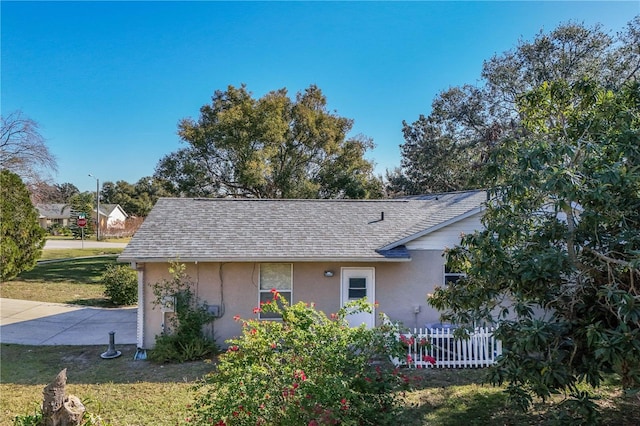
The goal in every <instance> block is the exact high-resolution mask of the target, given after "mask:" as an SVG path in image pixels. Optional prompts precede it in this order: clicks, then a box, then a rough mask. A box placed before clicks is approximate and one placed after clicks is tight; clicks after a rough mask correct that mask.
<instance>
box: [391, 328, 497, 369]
mask: <svg viewBox="0 0 640 426" xmlns="http://www.w3.org/2000/svg"><path fill="white" fill-rule="evenodd" d="M493 331H494V329H493V328H482V327H479V328H476V329H475V331H474V332H473V333H470V335H469V338H468V339H465V340H462V339H455V338H454V336H453V332H454V330H453V329H451V328H427V329H422V328H416V329H413V332H412V333H410V334H401V335H400V336H399V338H400V339H401V340H402V341H403V342H404V343H405V344H406V345H407V346H408V349H407V358H406V360H394V362H395V363H396V365H401V364H405V365H407V366H408V367H410V368H427V367H429V368H472V367H486V366H489V365H492V364H493V363H494V362H495V360H496V357H497V356H498V355H500V354H502V342H500V341H499V340H496V338H495V337H494V336H493ZM428 357H432V358H433V359H435V364H432V363H431V362H429V358H428ZM433 359H432V360H431V361H433Z"/></svg>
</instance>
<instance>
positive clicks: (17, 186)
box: [0, 169, 45, 281]
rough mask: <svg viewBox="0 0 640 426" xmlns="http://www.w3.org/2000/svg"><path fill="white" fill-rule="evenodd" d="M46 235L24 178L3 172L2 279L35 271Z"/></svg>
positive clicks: (0, 185) (0, 177) (0, 187)
mask: <svg viewBox="0 0 640 426" xmlns="http://www.w3.org/2000/svg"><path fill="white" fill-rule="evenodd" d="M44 235H45V232H44V230H43V229H42V228H41V227H40V225H39V224H38V212H37V211H36V209H35V208H34V207H33V204H31V200H30V198H29V191H28V190H27V187H26V186H25V184H24V183H23V182H22V180H21V179H20V177H19V176H18V175H17V174H15V173H13V172H10V171H9V170H6V169H5V170H0V279H1V280H2V281H7V280H10V279H13V278H15V277H16V276H17V275H18V274H20V273H21V272H23V271H26V270H29V269H32V268H33V267H34V266H35V265H36V261H37V260H38V258H39V257H40V253H41V252H42V247H44V243H45V238H44Z"/></svg>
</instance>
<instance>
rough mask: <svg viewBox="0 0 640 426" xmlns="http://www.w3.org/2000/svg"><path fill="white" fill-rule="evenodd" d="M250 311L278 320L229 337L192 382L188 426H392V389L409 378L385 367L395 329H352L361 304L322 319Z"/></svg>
mask: <svg viewBox="0 0 640 426" xmlns="http://www.w3.org/2000/svg"><path fill="white" fill-rule="evenodd" d="M272 292H273V295H274V298H273V300H272V301H270V302H268V303H265V304H263V305H262V306H261V307H257V308H255V312H259V311H261V310H262V311H264V312H272V313H277V314H279V315H281V317H282V321H279V320H257V319H251V320H245V321H243V320H241V319H240V318H239V317H237V316H236V317H235V319H236V320H237V321H241V322H242V335H241V336H240V337H239V338H237V339H231V340H228V341H227V343H228V344H229V348H228V350H227V351H226V352H225V353H224V354H222V355H221V356H220V357H219V363H218V368H217V370H216V371H214V372H212V373H210V374H209V375H207V376H205V377H204V378H203V379H202V380H201V381H200V382H199V383H198V384H197V385H196V391H197V397H196V401H195V403H194V405H193V408H192V410H193V413H192V416H191V417H190V418H189V419H188V420H189V421H190V422H192V423H195V424H217V425H326V424H342V425H391V424H395V422H397V417H396V416H397V415H398V410H399V408H400V404H399V402H400V401H399V398H400V397H401V392H397V391H398V390H400V389H402V388H405V387H407V386H408V385H409V382H410V380H409V379H408V378H407V377H406V376H404V375H403V374H400V372H399V370H398V369H397V368H394V367H393V365H392V364H391V363H390V362H389V359H390V357H398V358H400V357H402V356H403V355H404V354H405V353H404V352H403V351H402V349H401V346H400V345H399V344H398V340H397V339H396V333H397V332H398V329H397V328H396V327H395V326H393V325H385V326H383V327H378V328H375V329H367V328H365V327H364V326H361V327H358V328H351V327H349V326H348V324H347V322H346V320H345V317H346V315H347V314H348V313H350V312H356V311H362V310H369V311H370V310H371V306H370V305H368V304H366V303H365V302H356V304H354V305H347V307H345V308H344V309H342V310H340V311H339V312H338V313H337V314H332V315H331V316H330V317H327V316H326V315H325V314H324V313H322V312H321V311H317V310H316V309H315V307H314V306H313V305H311V306H309V305H307V304H305V303H303V302H300V303H297V304H295V305H293V306H288V305H287V304H286V303H275V302H274V301H275V300H277V299H278V298H279V297H281V296H280V295H279V294H278V292H277V291H276V290H272Z"/></svg>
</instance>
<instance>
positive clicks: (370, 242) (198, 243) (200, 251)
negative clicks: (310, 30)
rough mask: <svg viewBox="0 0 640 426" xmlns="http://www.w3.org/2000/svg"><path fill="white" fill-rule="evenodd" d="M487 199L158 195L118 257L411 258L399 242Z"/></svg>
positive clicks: (471, 195)
mask: <svg viewBox="0 0 640 426" xmlns="http://www.w3.org/2000/svg"><path fill="white" fill-rule="evenodd" d="M485 200H486V195H485V193H484V192H483V191H469V192H458V193H447V194H440V195H438V196H430V197H424V198H419V197H414V198H407V199H394V200H263V199H198V198H161V199H160V200H158V202H157V203H156V205H155V206H154V208H153V210H152V211H151V213H150V214H149V216H148V217H147V218H146V220H145V221H144V223H143V225H142V226H141V227H140V229H139V230H138V232H136V234H135V236H134V237H133V238H132V240H131V242H130V243H129V244H128V245H127V247H126V248H125V250H124V251H123V253H122V254H121V255H120V257H119V260H120V261H137V262H144V261H147V262H149V261H167V260H180V261H195V260H198V261H262V262H264V261H284V260H287V261H321V260H326V261H337V260H341V261H349V260H350V261H369V260H395V261H398V260H406V259H407V258H408V252H407V251H406V250H405V249H404V247H403V246H402V244H404V243H406V242H407V241H410V240H412V239H414V238H417V237H419V236H422V235H425V234H426V233H428V232H430V230H435V229H438V227H440V226H442V225H443V224H447V223H450V222H452V221H456V220H459V219H462V218H464V217H467V216H468V215H469V214H471V213H474V212H477V211H479V210H480V209H481V207H482V205H483V203H484V201H485ZM383 213H384V219H382V215H383Z"/></svg>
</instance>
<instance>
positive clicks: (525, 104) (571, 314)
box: [430, 79, 640, 422]
mask: <svg viewBox="0 0 640 426" xmlns="http://www.w3.org/2000/svg"><path fill="white" fill-rule="evenodd" d="M517 110H518V113H519V115H520V117H522V127H523V129H524V131H525V132H526V134H525V136H523V137H518V138H516V137H511V138H506V139H505V140H503V142H502V143H501V145H500V147H499V148H498V149H496V150H495V151H494V152H493V153H492V156H491V157H490V158H489V159H488V162H487V172H488V175H489V177H490V179H491V180H492V181H493V182H494V185H493V188H492V189H491V190H490V191H489V193H490V199H489V201H488V203H487V206H486V213H485V215H484V218H483V224H484V227H485V229H484V230H483V231H478V232H476V233H475V234H472V235H467V236H465V237H464V238H463V240H462V244H461V245H460V246H458V247H456V248H454V249H452V250H451V251H450V252H449V253H448V262H449V265H450V267H452V268H455V269H457V270H461V271H463V272H465V273H466V274H467V276H466V278H464V279H461V280H460V281H458V282H457V283H454V284H451V285H449V286H447V287H446V288H441V289H438V290H437V291H436V292H435V294H434V295H433V297H432V298H430V303H431V304H432V305H433V306H435V307H437V308H439V309H446V310H447V313H446V314H445V318H448V319H450V320H453V321H455V322H456V323H459V324H468V325H469V324H478V323H481V322H490V323H497V324H499V329H498V332H497V336H498V337H499V338H500V339H501V340H502V341H503V344H504V348H505V351H504V355H503V356H502V357H501V359H500V360H499V361H498V363H497V365H496V366H495V368H494V370H493V373H492V376H491V379H492V381H493V382H495V383H502V382H503V381H504V382H508V383H509V385H508V392H509V395H510V397H511V398H512V400H513V401H514V402H515V403H517V404H519V405H521V406H522V407H527V406H528V405H529V403H530V401H531V398H532V397H533V396H539V397H542V398H545V397H547V396H549V395H550V394H551V393H554V392H557V391H567V392H568V393H570V394H572V395H573V396H574V397H575V401H581V403H583V405H582V407H583V408H587V410H586V411H585V412H583V413H588V415H587V414H585V416H586V417H585V418H584V419H583V420H584V421H587V422H590V421H592V420H593V419H594V418H595V417H591V416H595V414H594V412H593V411H594V410H591V409H589V407H591V408H593V406H591V405H589V404H588V398H587V397H586V394H584V393H581V392H582V391H580V390H579V388H578V386H577V384H578V383H579V382H580V381H582V380H584V381H586V382H587V383H589V384H591V385H593V386H599V385H600V384H601V383H602V382H601V380H602V374H603V373H606V372H615V373H617V374H618V375H619V376H620V378H621V381H622V386H623V387H624V388H626V389H635V390H638V389H639V386H640V293H639V291H638V290H639V289H640V285H639V284H640V84H638V82H635V81H627V82H625V83H623V84H622V85H621V86H616V85H611V84H610V81H609V80H607V79H604V80H603V81H602V82H597V81H595V80H593V79H583V80H572V81H571V80H556V81H553V82H549V83H543V84H541V85H540V86H539V87H537V88H534V89H532V90H530V91H528V92H527V93H526V94H525V95H524V96H521V97H519V98H518V100H517Z"/></svg>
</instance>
